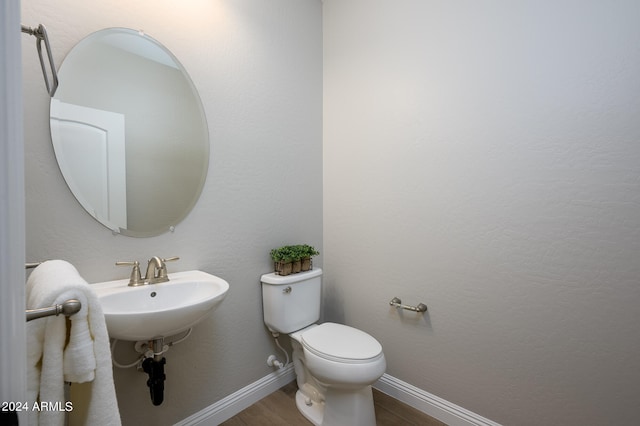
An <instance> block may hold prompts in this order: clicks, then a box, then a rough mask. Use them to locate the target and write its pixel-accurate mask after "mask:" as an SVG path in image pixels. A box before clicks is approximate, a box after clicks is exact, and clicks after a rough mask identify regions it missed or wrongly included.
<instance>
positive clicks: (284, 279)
mask: <svg viewBox="0 0 640 426" xmlns="http://www.w3.org/2000/svg"><path fill="white" fill-rule="evenodd" d="M320 275H322V269H320V268H313V269H312V270H310V271H305V272H298V273H297V274H289V275H276V273H275V272H272V273H270V274H264V275H263V276H261V277H260V282H261V283H263V284H272V285H285V284H293V283H297V282H300V281H304V280H308V279H311V278H315V277H318V276H320Z"/></svg>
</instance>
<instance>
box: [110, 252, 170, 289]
mask: <svg viewBox="0 0 640 426" xmlns="http://www.w3.org/2000/svg"><path fill="white" fill-rule="evenodd" d="M178 259H180V258H179V257H178V256H175V257H170V258H168V259H161V258H159V257H158V256H153V257H152V258H151V259H149V263H148V264H147V273H146V274H145V276H144V278H143V277H141V276H140V263H139V262H138V261H135V262H116V265H118V266H124V265H127V266H131V265H133V270H132V271H131V278H130V280H129V286H131V287H137V286H140V285H144V284H158V283H165V282H167V281H169V276H168V275H167V265H166V264H165V262H171V261H174V260H178Z"/></svg>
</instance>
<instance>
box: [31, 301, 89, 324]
mask: <svg viewBox="0 0 640 426" xmlns="http://www.w3.org/2000/svg"><path fill="white" fill-rule="evenodd" d="M80 308H82V304H81V303H80V301H79V300H77V299H70V300H67V301H66V302H63V303H61V304H59V305H53V306H50V307H48V308H40V309H27V310H26V311H25V313H26V314H27V321H31V320H34V319H38V318H42V317H50V316H53V315H55V316H58V315H60V314H63V315H64V316H65V317H68V316H71V315H73V314H77V313H78V312H79V311H80Z"/></svg>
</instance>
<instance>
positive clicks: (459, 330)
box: [323, 0, 640, 426]
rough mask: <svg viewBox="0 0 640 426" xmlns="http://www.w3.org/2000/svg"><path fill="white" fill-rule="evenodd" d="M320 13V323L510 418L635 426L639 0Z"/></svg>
mask: <svg viewBox="0 0 640 426" xmlns="http://www.w3.org/2000/svg"><path fill="white" fill-rule="evenodd" d="M323 13H324V16H323V34H324V136H323V137H324V164H323V167H324V249H325V257H324V267H325V269H324V270H325V272H326V274H325V291H326V294H325V296H326V300H325V302H326V304H325V306H326V310H325V314H326V316H327V318H326V319H329V320H330V319H334V320H344V321H345V322H346V323H347V324H351V325H354V326H357V327H360V328H362V329H364V330H366V331H368V332H370V333H372V334H373V335H375V336H376V337H377V338H378V339H379V340H380V341H381V342H382V344H383V347H384V351H385V354H386V356H387V360H388V369H387V372H388V373H389V374H391V375H392V376H395V377H397V378H400V379H402V380H405V381H407V382H409V383H411V384H413V385H415V386H417V387H419V388H422V389H424V390H426V391H428V392H430V393H432V394H435V395H437V396H440V397H442V398H445V399H446V400H449V401H451V402H453V403H455V404H458V405H460V406H463V407H465V408H467V409H469V410H471V411H474V412H476V413H478V414H480V415H482V416H484V417H487V418H490V419H492V420H494V421H497V422H500V423H503V424H505V425H518V426H525V425H541V424H547V425H548V424H561V425H602V424H616V425H630V424H636V423H637V418H638V416H639V415H640V409H639V406H638V395H640V357H639V356H638V354H639V353H640V340H639V339H638V336H639V335H640V323H639V322H638V318H639V317H640V285H639V277H640V263H639V262H638V260H639V254H640V143H639V142H638V141H639V140H640V79H638V75H640V51H639V50H638V40H640V26H638V24H637V23H638V19H639V18H640V4H639V3H638V2H636V1H616V2H609V1H595V0H591V1H559V2H558V1H553V2H552V1H544V2H540V1H533V0H530V1H519V2H505V1H485V2H460V1H455V2H442V1H423V0H393V1H391V0H386V1H385V0H377V1H371V0H341V1H340V0H325V2H324V7H323ZM393 296H398V297H400V298H401V299H402V300H403V302H405V303H409V304H417V303H419V302H424V303H426V304H427V305H428V306H429V312H428V314H427V315H425V316H424V317H422V316H419V315H415V314H412V313H409V312H396V310H395V309H392V308H390V307H389V306H388V301H389V299H391V298H392V297H393Z"/></svg>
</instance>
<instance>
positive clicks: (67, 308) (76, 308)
mask: <svg viewBox="0 0 640 426" xmlns="http://www.w3.org/2000/svg"><path fill="white" fill-rule="evenodd" d="M41 263H42V262H28V263H25V264H24V268H25V269H32V268H35V267H36V266H38V265H40V264H41ZM81 308H82V304H81V303H80V301H79V300H77V299H69V300H67V301H66V302H63V303H61V304H56V305H53V306H49V307H48V308H38V309H27V310H25V314H26V316H27V322H29V321H31V320H34V319H38V318H43V317H50V316H53V315H55V316H58V315H60V314H63V315H64V316H65V317H69V316H71V315H73V314H77V313H78V312H80V309H81Z"/></svg>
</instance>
